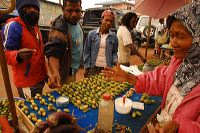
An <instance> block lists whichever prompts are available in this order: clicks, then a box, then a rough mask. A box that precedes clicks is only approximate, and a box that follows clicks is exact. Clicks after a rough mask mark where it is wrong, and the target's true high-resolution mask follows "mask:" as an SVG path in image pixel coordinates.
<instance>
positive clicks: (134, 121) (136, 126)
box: [25, 91, 161, 133]
mask: <svg viewBox="0 0 200 133" xmlns="http://www.w3.org/2000/svg"><path fill="white" fill-rule="evenodd" d="M51 94H52V95H53V96H55V98H57V97H58V96H60V94H58V93H57V92H56V91H54V92H52V93H51ZM120 96H123V94H122V95H120ZM141 96H142V94H137V93H134V94H133V95H132V96H131V97H130V99H131V100H132V101H137V102H138V101H140V98H141ZM150 98H151V99H153V100H155V101H156V103H155V104H145V108H144V110H143V111H142V110H138V111H140V112H141V113H142V117H136V118H132V112H133V111H134V110H135V109H133V108H132V110H131V112H130V113H129V114H126V115H122V114H119V113H117V112H116V111H114V121H115V122H116V123H118V124H120V125H126V126H127V127H130V128H131V130H132V132H133V133H138V132H139V131H140V130H141V128H142V127H143V126H144V125H145V123H146V122H147V121H148V119H149V118H150V117H151V115H152V114H153V113H154V112H155V111H156V110H157V109H158V108H159V106H160V103H161V97H158V96H150ZM45 99H46V98H45ZM37 102H39V101H36V103H37ZM25 104H26V105H27V106H29V107H30V103H28V102H25ZM53 104H54V106H55V107H56V108H57V109H61V110H62V111H63V110H64V108H60V107H58V106H57V105H56V104H55V103H53ZM66 108H68V109H69V110H70V114H72V113H73V115H74V116H75V117H76V118H77V119H78V124H79V125H80V126H81V127H82V128H83V129H85V130H86V131H88V130H91V129H93V128H94V127H95V125H96V123H97V121H98V109H90V110H89V111H88V112H86V113H84V112H82V111H81V110H79V109H78V108H77V107H75V106H74V105H73V104H72V103H69V105H68V106H67V107H66ZM44 109H45V110H46V111H47V114H50V113H51V112H49V111H48V110H47V108H46V107H44ZM31 112H33V113H35V114H37V111H34V110H32V111H31ZM38 118H39V119H41V120H43V121H45V120H46V117H42V116H38ZM86 131H83V132H86ZM113 132H115V129H113Z"/></svg>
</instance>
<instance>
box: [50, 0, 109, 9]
mask: <svg viewBox="0 0 200 133" xmlns="http://www.w3.org/2000/svg"><path fill="white" fill-rule="evenodd" d="M47 1H52V2H57V3H59V0H47ZM105 1H110V0H82V8H83V9H87V8H90V7H95V5H94V4H95V3H99V2H105Z"/></svg>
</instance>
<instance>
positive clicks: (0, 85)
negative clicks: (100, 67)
mask: <svg viewBox="0 0 200 133" xmlns="http://www.w3.org/2000/svg"><path fill="white" fill-rule="evenodd" d="M139 52H140V53H141V54H142V55H143V56H144V55H145V47H141V48H140V49H139ZM153 58H155V57H154V54H153V49H152V48H149V49H148V54H147V61H148V60H151V59H153ZM130 60H131V65H140V64H142V61H141V60H140V58H139V57H137V56H136V55H133V56H131V58H130ZM8 69H9V75H10V83H11V87H12V91H13V95H14V96H15V97H17V96H18V93H17V89H16V87H15V85H14V83H13V77H12V73H11V71H12V70H11V69H10V67H8ZM83 73H84V69H83V68H80V69H79V70H78V73H77V75H76V77H77V80H78V81H79V80H81V79H83V78H84V76H83ZM48 90H49V88H48V86H47V85H46V86H45V87H44V91H48ZM2 97H7V95H6V90H5V87H4V80H3V76H2V71H1V68H0V98H2Z"/></svg>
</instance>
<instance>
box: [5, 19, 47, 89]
mask: <svg viewBox="0 0 200 133" xmlns="http://www.w3.org/2000/svg"><path fill="white" fill-rule="evenodd" d="M13 21H14V23H15V22H17V23H19V24H20V26H21V27H20V28H21V29H22V30H21V38H20V39H19V40H20V43H19V42H17V43H18V44H20V45H19V46H18V48H17V49H9V47H11V45H13V43H14V42H12V40H15V39H16V38H15V39H13V38H14V36H13V35H12V36H9V35H7V34H6V32H5V31H4V37H5V42H4V46H5V55H6V58H7V63H8V64H9V65H11V67H12V71H13V78H14V83H15V85H16V86H17V87H30V86H34V85H36V84H37V83H38V82H40V81H42V80H44V79H45V78H46V77H47V71H46V67H45V56H44V45H43V42H42V35H41V32H40V30H39V28H38V26H35V27H34V30H33V32H30V31H29V30H28V29H27V27H26V25H25V23H24V22H23V21H22V20H21V19H20V17H16V18H14V19H10V20H9V21H8V22H7V25H8V23H9V22H13ZM19 24H18V25H19ZM14 26H16V24H15V25H14ZM14 26H13V25H12V26H10V27H9V28H8V29H9V30H10V31H12V33H11V34H15V33H13V32H15V31H17V30H16V29H15V28H17V27H14ZM19 31H20V30H19ZM17 33H19V32H16V34H17ZM8 34H9V31H8ZM9 39H10V40H9ZM17 39H18V38H17ZM10 42H12V44H9V43H10ZM17 43H16V44H17ZM12 47H14V48H15V46H12ZM12 47H11V48H12ZM21 48H29V49H35V50H36V51H35V52H33V55H32V57H31V59H30V60H28V61H23V63H21V64H19V63H18V62H17V60H16V57H17V53H18V50H19V49H21ZM28 63H31V68H30V71H29V73H28V76H25V75H24V74H25V71H26V67H27V64H28Z"/></svg>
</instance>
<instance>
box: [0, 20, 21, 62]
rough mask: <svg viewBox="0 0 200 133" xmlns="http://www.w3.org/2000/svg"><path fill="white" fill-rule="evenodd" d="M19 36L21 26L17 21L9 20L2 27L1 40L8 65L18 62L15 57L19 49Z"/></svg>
mask: <svg viewBox="0 0 200 133" xmlns="http://www.w3.org/2000/svg"><path fill="white" fill-rule="evenodd" d="M21 37H22V26H21V25H20V24H19V23H17V22H14V21H11V22H9V23H7V24H6V25H5V26H4V27H3V32H2V40H3V45H4V48H5V56H6V59H7V63H8V65H11V66H14V65H16V64H18V62H17V60H16V58H17V53H18V50H19V49H20V43H21Z"/></svg>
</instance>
